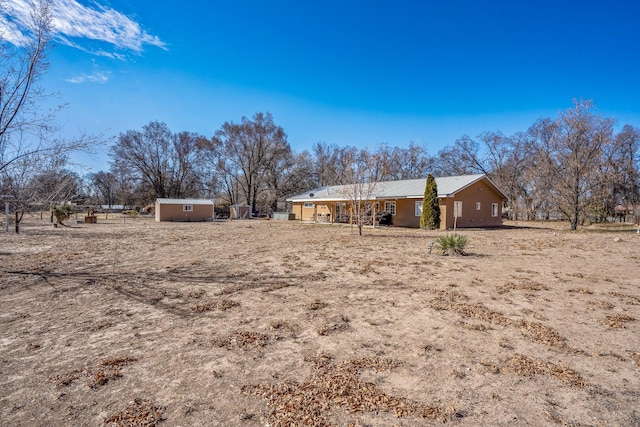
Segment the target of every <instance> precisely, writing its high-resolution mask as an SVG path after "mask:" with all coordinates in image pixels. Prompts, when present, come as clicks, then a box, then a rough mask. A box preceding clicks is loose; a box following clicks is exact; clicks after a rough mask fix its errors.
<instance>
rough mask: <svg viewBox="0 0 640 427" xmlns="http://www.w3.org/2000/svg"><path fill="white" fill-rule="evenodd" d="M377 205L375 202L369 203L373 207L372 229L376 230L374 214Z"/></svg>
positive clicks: (376, 214) (375, 213) (375, 216)
mask: <svg viewBox="0 0 640 427" xmlns="http://www.w3.org/2000/svg"><path fill="white" fill-rule="evenodd" d="M377 204H378V203H377V202H375V201H374V202H372V203H371V206H373V219H372V221H371V222H372V223H373V228H376V219H377V217H378V213H377V212H376V205H377Z"/></svg>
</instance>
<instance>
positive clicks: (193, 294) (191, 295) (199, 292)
mask: <svg viewBox="0 0 640 427" xmlns="http://www.w3.org/2000/svg"><path fill="white" fill-rule="evenodd" d="M204 294H205V291H204V289H198V290H195V291H190V292H189V293H188V294H187V297H189V298H193V299H200V298H202V296H203V295H204Z"/></svg>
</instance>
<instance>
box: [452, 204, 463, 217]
mask: <svg viewBox="0 0 640 427" xmlns="http://www.w3.org/2000/svg"><path fill="white" fill-rule="evenodd" d="M453 217H454V218H460V217H462V201H454V202H453Z"/></svg>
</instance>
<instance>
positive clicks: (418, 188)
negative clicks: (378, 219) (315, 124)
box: [287, 174, 507, 202]
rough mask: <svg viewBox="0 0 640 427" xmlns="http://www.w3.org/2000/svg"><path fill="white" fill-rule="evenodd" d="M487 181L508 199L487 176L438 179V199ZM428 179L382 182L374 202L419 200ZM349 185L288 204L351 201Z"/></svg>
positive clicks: (312, 193) (298, 197)
mask: <svg viewBox="0 0 640 427" xmlns="http://www.w3.org/2000/svg"><path fill="white" fill-rule="evenodd" d="M483 179H485V180H486V181H487V182H488V184H489V185H490V186H491V187H492V188H493V189H494V190H495V191H496V192H497V193H498V194H499V195H500V196H501V197H502V198H503V199H507V197H506V196H505V195H504V193H503V192H502V191H500V189H499V188H498V187H496V186H495V184H493V182H491V180H490V179H489V178H488V177H487V175H485V174H477V175H459V176H447V177H440V178H436V186H437V187H438V197H452V196H454V195H455V194H456V193H458V192H459V191H461V190H464V189H465V188H467V187H469V186H470V185H473V184H474V183H476V182H478V181H480V180H483ZM425 185H426V179H425V178H421V179H405V180H400V181H381V182H377V183H376V184H375V188H374V190H373V193H372V195H371V199H372V200H384V199H417V198H422V197H423V196H424V189H425ZM346 187H348V185H331V186H326V187H320V188H316V189H314V190H311V191H309V192H306V193H303V194H298V195H296V196H292V197H289V198H288V199H287V201H288V202H309V201H319V202H320V201H335V200H349V197H348V196H346V194H347V191H345V189H346Z"/></svg>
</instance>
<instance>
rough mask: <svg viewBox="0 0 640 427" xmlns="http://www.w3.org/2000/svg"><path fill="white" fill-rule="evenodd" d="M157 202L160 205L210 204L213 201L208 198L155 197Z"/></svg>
mask: <svg viewBox="0 0 640 427" xmlns="http://www.w3.org/2000/svg"><path fill="white" fill-rule="evenodd" d="M156 201H157V203H159V204H161V205H212V206H213V201H212V200H209V199H160V198H159V199H157V200H156Z"/></svg>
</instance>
